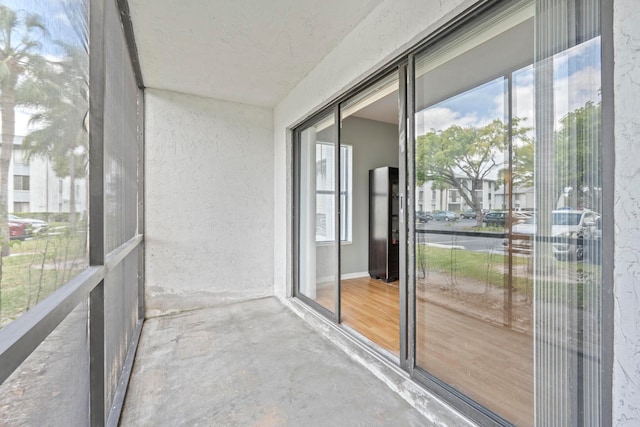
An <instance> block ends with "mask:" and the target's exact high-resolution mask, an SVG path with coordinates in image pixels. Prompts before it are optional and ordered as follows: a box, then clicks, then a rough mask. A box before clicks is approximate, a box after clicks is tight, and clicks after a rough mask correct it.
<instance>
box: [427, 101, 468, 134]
mask: <svg viewBox="0 0 640 427" xmlns="http://www.w3.org/2000/svg"><path fill="white" fill-rule="evenodd" d="M478 122H479V121H478V117H477V115H476V114H469V115H466V116H462V115H461V114H460V113H458V112H456V111H453V110H451V109H450V108H444V107H435V108H429V109H427V110H424V111H422V114H418V117H417V118H416V126H417V128H418V135H422V134H424V133H426V132H429V131H430V130H444V129H446V128H448V127H450V126H453V125H458V126H465V127H466V126H477V125H478Z"/></svg>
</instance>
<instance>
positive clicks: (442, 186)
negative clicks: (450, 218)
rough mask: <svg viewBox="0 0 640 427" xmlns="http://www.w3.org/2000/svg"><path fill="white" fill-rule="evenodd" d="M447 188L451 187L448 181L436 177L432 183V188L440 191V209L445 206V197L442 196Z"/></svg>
mask: <svg viewBox="0 0 640 427" xmlns="http://www.w3.org/2000/svg"><path fill="white" fill-rule="evenodd" d="M447 188H449V186H448V185H447V183H446V182H444V181H441V180H439V179H436V180H434V181H433V182H432V183H431V190H436V191H440V210H444V206H443V201H444V197H443V196H442V193H443V192H444V190H446V189H447Z"/></svg>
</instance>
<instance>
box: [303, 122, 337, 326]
mask: <svg viewBox="0 0 640 427" xmlns="http://www.w3.org/2000/svg"><path fill="white" fill-rule="evenodd" d="M335 126H336V124H335V119H334V114H333V113H331V114H327V115H326V116H324V117H321V118H320V119H319V120H317V121H316V122H315V123H314V124H312V125H310V126H308V127H306V128H303V129H302V130H301V131H299V133H298V140H299V145H298V165H299V168H298V169H299V172H298V173H299V180H298V212H299V222H298V251H299V254H298V294H299V295H303V296H305V297H307V298H309V299H311V300H313V301H315V302H317V303H318V304H320V305H321V306H322V307H324V308H326V309H327V310H329V311H330V312H332V313H334V312H335V306H336V292H337V284H338V242H337V241H336V237H337V236H338V234H337V233H338V232H339V221H338V216H337V205H336V204H337V203H338V201H337V200H338V198H337V194H336V189H337V188H338V175H337V172H338V171H337V168H336V165H337V162H338V159H337V152H336V147H337V143H336V127H335Z"/></svg>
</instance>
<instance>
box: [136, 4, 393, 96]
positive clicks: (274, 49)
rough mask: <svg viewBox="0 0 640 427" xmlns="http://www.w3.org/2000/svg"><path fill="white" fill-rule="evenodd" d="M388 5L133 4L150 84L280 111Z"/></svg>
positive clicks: (143, 66) (142, 60) (142, 63)
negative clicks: (284, 101)
mask: <svg viewBox="0 0 640 427" xmlns="http://www.w3.org/2000/svg"><path fill="white" fill-rule="evenodd" d="M381 1H382V0H323V1H322V2H318V1H317V0H235V1H234V0H181V1H175V0H129V8H130V11H131V20H132V23H133V29H134V34H135V39H136V44H137V47H138V55H139V59H140V66H141V69H142V77H143V80H144V84H145V86H146V87H152V88H157V89H166V90H172V91H177V92H184V93H190V94H195V95H201V96H207V97H212V98H217V99H222V100H227V101H234V102H241V103H245V104H251V105H259V106H268V107H273V106H275V105H276V104H277V103H278V102H279V101H280V100H281V99H282V98H284V97H285V96H286V95H287V93H289V91H290V90H291V89H292V88H293V87H295V85H296V84H297V83H298V82H299V81H300V80H301V79H302V78H303V77H304V76H305V75H306V74H307V73H309V72H310V71H311V70H312V69H313V68H314V67H315V66H316V64H318V63H319V62H320V61H321V60H322V59H323V58H324V57H325V56H326V55H327V54H328V53H329V52H330V51H331V50H332V49H333V48H334V47H335V46H336V45H337V44H338V43H339V42H340V40H342V39H343V38H344V37H345V36H346V35H347V34H348V33H349V32H350V31H351V30H352V29H353V28H354V27H355V26H356V25H357V24H358V23H359V22H360V21H361V20H362V19H363V18H364V17H365V16H367V15H368V14H369V13H370V12H371V11H372V10H373V9H374V8H375V7H376V6H377V5H378V4H379V3H381Z"/></svg>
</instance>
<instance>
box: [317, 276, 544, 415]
mask: <svg viewBox="0 0 640 427" xmlns="http://www.w3.org/2000/svg"><path fill="white" fill-rule="evenodd" d="M327 298H328V296H327ZM322 299H323V296H322V294H321V293H319V294H318V300H319V301H318V302H321V300H322ZM341 303H342V306H341V310H342V323H344V324H346V325H347V326H349V327H351V328H352V329H354V330H356V331H357V332H358V333H360V334H362V335H363V336H365V337H367V338H368V339H370V340H371V341H372V342H374V343H375V344H377V345H379V346H380V347H382V348H384V349H385V350H387V351H389V352H391V353H393V354H395V355H398V354H399V349H400V315H399V311H400V310H399V307H400V294H399V286H398V282H392V283H385V282H382V281H380V280H374V279H370V278H369V277H362V278H357V279H348V280H342V282H341ZM416 311H417V313H416V316H417V319H416V323H417V326H416V365H417V366H419V367H420V368H422V369H424V370H426V371H428V372H429V373H431V374H432V375H434V376H436V377H438V378H439V379H441V380H442V381H444V382H446V383H447V384H449V385H451V386H453V387H454V388H456V389H457V390H459V391H461V392H462V393H464V394H466V395H468V396H469V397H471V398H473V399H474V400H476V401H478V402H479V403H481V404H482V405H484V406H486V407H487V408H489V409H491V410H493V411H494V412H496V413H497V414H499V415H501V416H502V417H504V418H506V419H508V420H509V421H511V422H513V423H514V424H516V425H518V426H528V425H533V339H532V337H531V335H530V334H527V333H522V332H517V331H514V330H512V329H509V328H505V327H502V326H500V325H496V324H494V323H490V322H487V321H483V320H481V319H479V318H477V317H474V316H470V315H468V314H466V313H465V312H464V311H463V310H460V311H458V310H453V309H451V308H447V307H443V306H441V305H439V304H434V303H433V302H431V301H429V299H428V297H427V298H419V299H418V301H417V303H416Z"/></svg>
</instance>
